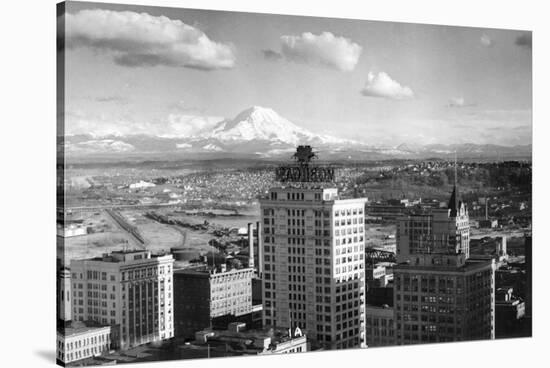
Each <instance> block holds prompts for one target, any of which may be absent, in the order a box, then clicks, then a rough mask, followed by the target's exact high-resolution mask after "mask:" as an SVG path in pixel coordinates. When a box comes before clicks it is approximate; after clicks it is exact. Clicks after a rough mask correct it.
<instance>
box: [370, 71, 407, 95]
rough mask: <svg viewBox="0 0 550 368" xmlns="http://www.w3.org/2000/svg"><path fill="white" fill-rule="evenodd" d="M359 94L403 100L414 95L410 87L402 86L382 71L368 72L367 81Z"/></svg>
mask: <svg viewBox="0 0 550 368" xmlns="http://www.w3.org/2000/svg"><path fill="white" fill-rule="evenodd" d="M361 94H362V95H363V96H368V97H381V98H388V99H392V100H404V99H408V98H413V97H414V93H413V91H412V89H410V88H409V87H406V86H402V85H401V84H399V83H398V82H397V81H395V80H393V79H391V78H390V76H389V75H388V74H386V73H384V72H380V73H378V74H374V73H373V72H369V74H368V76H367V83H366V84H365V87H363V89H362V90H361Z"/></svg>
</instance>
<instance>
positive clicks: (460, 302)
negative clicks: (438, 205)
mask: <svg viewBox="0 0 550 368" xmlns="http://www.w3.org/2000/svg"><path fill="white" fill-rule="evenodd" d="M469 231H470V229H469V225H468V212H467V210H466V207H465V205H464V203H462V202H460V201H459V200H458V191H457V189H456V186H455V188H454V190H453V194H452V195H451V199H450V201H449V205H448V207H447V208H443V209H434V210H431V211H430V212H427V213H421V214H411V215H408V216H402V217H400V218H399V219H398V224H397V236H396V238H397V262H398V265H396V266H395V267H394V269H393V272H394V308H395V318H396V334H395V338H396V342H397V344H415V343H426V342H443V341H464V340H476V339H491V338H494V318H495V304H494V302H495V301H494V295H495V276H494V275H495V273H494V272H495V263H494V260H475V261H474V260H469V259H468V258H469V240H470V239H469V235H470V234H469Z"/></svg>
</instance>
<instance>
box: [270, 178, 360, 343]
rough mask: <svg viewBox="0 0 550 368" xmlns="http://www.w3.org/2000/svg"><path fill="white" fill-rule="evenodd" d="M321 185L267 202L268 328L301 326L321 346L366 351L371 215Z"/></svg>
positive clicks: (278, 192)
mask: <svg viewBox="0 0 550 368" xmlns="http://www.w3.org/2000/svg"><path fill="white" fill-rule="evenodd" d="M365 202H366V198H363V199H360V198H359V199H340V198H339V196H338V190H337V189H336V188H333V187H330V185H329V187H326V186H323V185H320V184H317V183H308V182H305V183H293V184H292V185H281V186H280V187H275V188H272V189H270V191H269V195H268V197H267V198H264V199H262V200H261V201H260V203H261V215H262V230H263V231H262V242H263V252H262V254H263V255H262V270H263V281H264V282H263V294H264V300H263V303H264V304H263V309H264V325H266V326H276V327H285V328H289V327H290V328H295V327H299V328H301V329H302V330H303V331H305V333H306V334H307V335H308V340H310V341H311V342H312V345H313V346H322V347H325V348H329V349H333V348H336V349H338V348H349V347H359V346H364V344H365V338H364V313H365V305H364V293H365V272H364V271H365V270H364V208H365Z"/></svg>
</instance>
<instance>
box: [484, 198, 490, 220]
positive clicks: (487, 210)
mask: <svg viewBox="0 0 550 368" xmlns="http://www.w3.org/2000/svg"><path fill="white" fill-rule="evenodd" d="M488 203H489V198H485V220H489V204H488Z"/></svg>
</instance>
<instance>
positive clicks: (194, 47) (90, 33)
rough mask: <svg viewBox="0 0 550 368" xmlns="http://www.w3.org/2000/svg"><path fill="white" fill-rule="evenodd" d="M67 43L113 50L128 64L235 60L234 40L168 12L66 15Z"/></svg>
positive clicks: (208, 64)
mask: <svg viewBox="0 0 550 368" xmlns="http://www.w3.org/2000/svg"><path fill="white" fill-rule="evenodd" d="M65 26H66V47H67V48H75V47H90V48H94V49H97V50H104V51H107V52H109V53H110V54H111V55H112V57H113V60H114V61H115V63H117V64H119V65H123V66H130V67H138V66H156V65H165V66H172V67H187V68H196V69H202V70H212V69H227V68H232V67H233V66H234V65H235V54H234V51H233V48H232V46H231V45H227V44H223V43H218V42H215V41H212V40H211V39H209V38H208V36H207V35H206V34H204V32H202V31H201V30H199V29H197V28H195V27H193V26H190V25H187V24H185V23H183V22H182V21H181V20H177V19H176V20H174V19H170V18H167V17H165V16H158V17H157V16H152V15H149V14H147V13H135V12H131V11H112V10H103V9H95V10H82V11H79V12H78V13H75V14H69V13H68V14H66V23H65Z"/></svg>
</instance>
